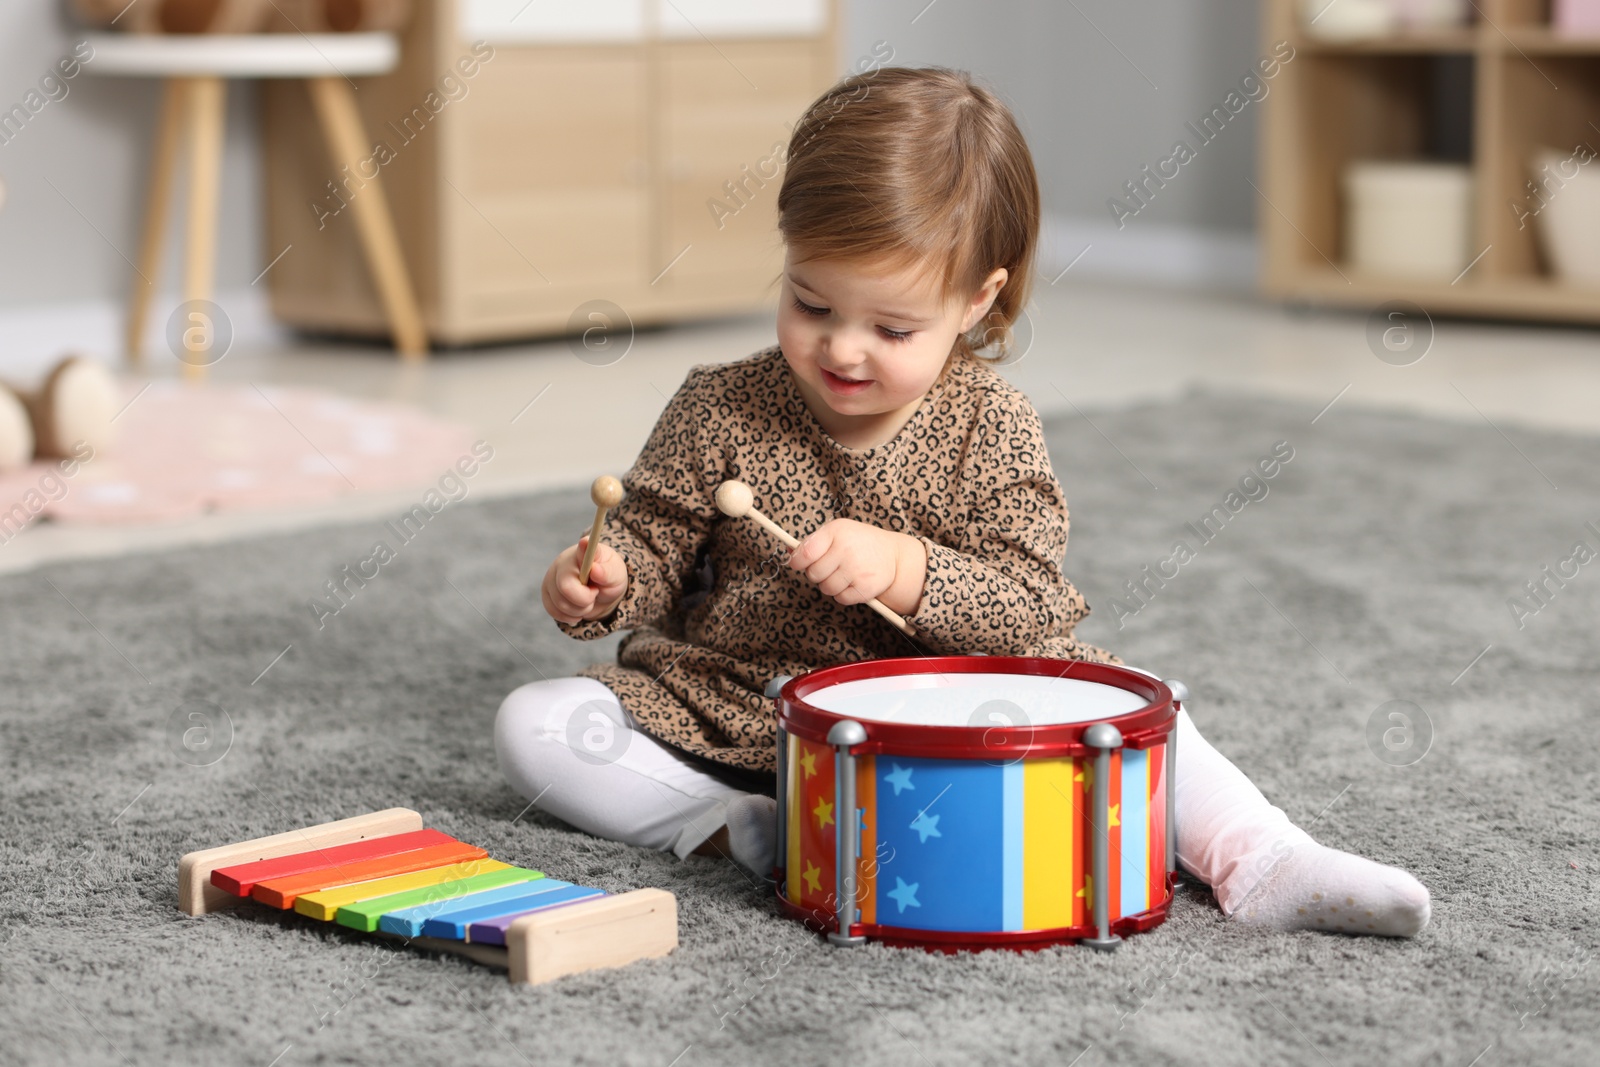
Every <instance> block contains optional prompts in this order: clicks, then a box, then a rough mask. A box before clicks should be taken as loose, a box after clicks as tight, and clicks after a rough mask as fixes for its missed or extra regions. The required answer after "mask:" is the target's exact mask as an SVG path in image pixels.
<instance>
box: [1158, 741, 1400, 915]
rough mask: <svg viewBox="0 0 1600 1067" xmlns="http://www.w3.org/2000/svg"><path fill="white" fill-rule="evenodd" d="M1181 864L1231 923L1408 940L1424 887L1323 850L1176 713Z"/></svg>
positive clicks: (1345, 855)
mask: <svg viewBox="0 0 1600 1067" xmlns="http://www.w3.org/2000/svg"><path fill="white" fill-rule="evenodd" d="M1177 735H1178V756H1177V774H1176V777H1175V781H1174V788H1175V789H1176V790H1177V797H1176V800H1177V812H1176V815H1177V822H1178V841H1177V845H1178V859H1179V861H1180V862H1181V863H1182V864H1183V866H1184V868H1185V869H1186V870H1188V871H1190V872H1192V873H1193V874H1194V875H1195V876H1196V877H1198V878H1199V879H1200V880H1201V881H1202V882H1205V883H1206V884H1207V885H1209V886H1210V887H1211V888H1212V891H1213V892H1215V893H1216V895H1217V903H1218V904H1219V905H1221V907H1222V910H1223V912H1224V913H1225V914H1227V915H1230V916H1232V917H1233V918H1234V919H1235V920H1236V921H1239V922H1244V923H1254V924H1260V925H1263V926H1270V927H1272V928H1274V929H1279V930H1327V931H1333V932H1338V933H1346V934H1382V935H1385V936H1388V937H1414V936H1415V935H1416V934H1417V933H1418V932H1419V931H1420V930H1421V929H1422V928H1423V927H1424V926H1426V925H1427V923H1428V913H1429V902H1428V890H1427V889H1426V888H1425V887H1424V886H1423V885H1422V883H1421V882H1418V881H1417V880H1416V879H1415V878H1413V877H1412V876H1411V875H1409V874H1407V873H1406V872H1405V871H1402V870H1400V869H1399V868H1397V867H1386V866H1384V865H1383V864H1381V863H1374V862H1373V861H1372V860H1369V859H1364V858H1363V857H1361V856H1356V855H1352V854H1351V853H1349V852H1341V851H1340V850H1339V849H1336V848H1328V847H1327V846H1326V845H1319V844H1318V843H1317V842H1315V841H1313V840H1312V839H1311V835H1310V834H1307V833H1306V832H1305V831H1304V830H1302V829H1300V828H1299V827H1298V826H1296V825H1294V823H1293V822H1292V821H1291V820H1290V819H1289V816H1288V815H1286V814H1285V813H1284V812H1283V809H1281V808H1278V807H1276V806H1274V805H1273V804H1272V803H1271V802H1270V801H1268V800H1267V798H1266V797H1264V796H1262V795H1261V791H1260V790H1259V789H1257V788H1256V787H1255V785H1254V784H1252V783H1251V781H1250V779H1249V778H1247V777H1246V776H1245V774H1244V772H1242V771H1241V770H1239V768H1237V767H1235V766H1234V765H1233V764H1232V763H1231V762H1229V760H1228V759H1227V757H1225V756H1223V755H1222V753H1220V752H1218V751H1217V750H1216V749H1215V748H1213V747H1212V746H1211V745H1210V744H1209V743H1208V742H1207V741H1206V740H1205V738H1203V737H1201V736H1200V733H1199V731H1198V730H1196V729H1195V728H1194V723H1193V721H1192V720H1191V719H1190V718H1189V713H1188V711H1183V712H1181V713H1180V714H1179V716H1178V725H1177Z"/></svg>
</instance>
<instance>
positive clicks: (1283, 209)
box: [1259, 0, 1600, 323]
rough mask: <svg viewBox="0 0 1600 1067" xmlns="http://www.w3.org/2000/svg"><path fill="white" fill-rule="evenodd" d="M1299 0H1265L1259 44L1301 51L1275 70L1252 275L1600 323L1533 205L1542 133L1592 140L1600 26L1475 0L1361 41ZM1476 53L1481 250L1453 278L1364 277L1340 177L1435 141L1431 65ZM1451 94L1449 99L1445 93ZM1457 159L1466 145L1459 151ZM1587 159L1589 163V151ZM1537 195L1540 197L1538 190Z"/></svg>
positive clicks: (1598, 111) (1541, 6)
mask: <svg viewBox="0 0 1600 1067" xmlns="http://www.w3.org/2000/svg"><path fill="white" fill-rule="evenodd" d="M1300 8H1301V5H1300V4H1299V3H1298V2H1296V0H1266V3H1265V4H1264V9H1263V10H1264V37H1263V42H1264V47H1265V51H1266V52H1269V53H1270V51H1271V49H1272V47H1273V46H1274V45H1275V44H1276V43H1277V42H1280V41H1285V40H1287V41H1289V42H1290V43H1291V44H1292V45H1293V46H1294V48H1295V57H1294V59H1293V60H1292V61H1290V62H1289V63H1286V64H1284V66H1283V68H1282V69H1281V71H1280V72H1279V74H1278V76H1277V77H1276V78H1275V79H1273V82H1272V92H1273V93H1274V95H1275V97H1276V99H1275V101H1274V102H1273V105H1271V106H1268V107H1267V108H1266V109H1265V110H1266V115H1265V117H1264V123H1265V125H1264V130H1263V139H1262V153H1261V161H1260V179H1259V183H1260V190H1261V193H1262V197H1261V202H1260V204H1259V219H1260V233H1261V248H1262V275H1261V288H1262V291H1263V292H1264V293H1266V294H1267V295H1269V296H1272V297H1276V298H1279V299H1283V300H1289V301H1298V302H1304V303H1309V304H1322V305H1337V306H1356V307H1375V306H1377V305H1378V304H1381V303H1384V302H1386V301H1390V300H1409V301H1411V302H1413V303H1415V304H1418V305H1420V306H1421V307H1423V308H1424V309H1426V310H1427V311H1428V312H1429V313H1430V314H1431V313H1435V312H1437V313H1442V314H1456V315H1482V316H1489V317H1508V318H1525V319H1546V320H1555V321H1569V322H1584V323H1600V288H1580V287H1577V286H1571V285H1563V284H1561V283H1560V282H1559V281H1558V280H1556V279H1555V278H1554V277H1552V276H1551V274H1550V271H1549V268H1548V265H1547V264H1545V263H1544V262H1543V259H1542V257H1541V255H1540V252H1539V247H1538V243H1537V236H1536V233H1535V225H1536V220H1534V219H1532V218H1528V219H1525V220H1521V224H1520V225H1519V219H1518V214H1517V212H1516V210H1515V208H1514V205H1517V204H1523V205H1527V204H1529V203H1530V201H1529V200H1528V199H1527V190H1526V183H1527V181H1528V179H1529V177H1530V170H1529V166H1528V160H1529V157H1530V155H1531V154H1532V153H1533V151H1534V150H1535V149H1537V148H1539V147H1541V146H1546V145H1548V146H1550V147H1556V148H1563V149H1567V150H1570V149H1571V148H1572V147H1573V146H1574V145H1576V144H1578V143H1579V142H1584V143H1587V144H1588V145H1590V146H1591V147H1593V148H1595V149H1597V150H1600V36H1597V37H1593V38H1573V37H1566V36H1561V35H1558V34H1556V33H1554V32H1552V31H1551V29H1550V28H1549V26H1548V23H1547V19H1548V5H1547V3H1546V2H1544V0H1479V2H1478V4H1477V8H1478V10H1479V12H1481V14H1479V15H1478V16H1477V17H1476V18H1477V20H1476V21H1475V22H1474V23H1473V24H1472V25H1470V26H1467V27H1463V28H1460V29H1451V30H1441V31H1433V32H1428V33H1414V34H1397V35H1394V36H1390V37H1384V38H1380V39H1371V40H1362V41H1338V42H1335V41H1326V40H1320V39H1318V38H1316V37H1314V36H1310V35H1308V34H1306V33H1305V32H1304V30H1303V29H1302V27H1301V23H1300ZM1447 57H1459V58H1457V59H1456V60H1455V61H1454V62H1456V63H1458V64H1460V63H1465V64H1468V65H1469V66H1470V71H1471V78H1470V89H1469V90H1466V93H1467V95H1470V97H1471V100H1470V102H1461V101H1458V103H1465V104H1467V106H1470V109H1471V125H1470V138H1468V140H1470V148H1469V149H1468V150H1467V153H1466V156H1465V157H1464V158H1461V161H1470V163H1471V164H1472V168H1473V178H1474V197H1475V211H1474V234H1473V241H1474V246H1473V247H1474V248H1475V249H1477V250H1478V251H1480V252H1482V256H1481V258H1479V259H1478V260H1477V261H1476V262H1475V263H1474V264H1473V265H1472V266H1471V267H1470V269H1468V270H1467V271H1465V272H1464V273H1463V275H1462V276H1461V277H1460V278H1459V279H1457V280H1456V281H1455V282H1453V283H1446V282H1438V283H1426V282H1424V283H1417V282H1412V281H1408V280H1405V279H1393V278H1384V277H1375V276H1370V275H1363V274H1361V272H1359V271H1357V270H1355V269H1353V268H1351V267H1350V266H1348V265H1346V263H1345V256H1344V248H1343V243H1344V241H1343V216H1342V212H1343V207H1344V205H1343V198H1342V194H1341V175H1342V174H1343V171H1344V168H1345V165H1346V164H1348V163H1350V162H1352V161H1354V160H1358V159H1429V158H1434V159H1438V158H1453V157H1449V156H1441V155H1439V154H1438V146H1437V141H1438V137H1437V131H1436V130H1434V129H1432V124H1433V123H1436V122H1437V121H1438V115H1439V103H1440V102H1439V100H1438V99H1437V94H1438V88H1437V87H1438V85H1439V83H1440V80H1439V78H1438V77H1437V76H1436V70H1437V68H1438V65H1439V64H1440V62H1441V61H1444V60H1446V58H1447ZM1446 103H1448V101H1447V102H1446ZM1454 158H1460V157H1454ZM1591 165H1594V164H1591ZM1532 203H1534V204H1536V203H1537V202H1536V201H1535V202H1532Z"/></svg>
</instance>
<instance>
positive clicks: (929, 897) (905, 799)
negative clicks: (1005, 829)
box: [876, 755, 1005, 931]
mask: <svg viewBox="0 0 1600 1067" xmlns="http://www.w3.org/2000/svg"><path fill="white" fill-rule="evenodd" d="M876 762H877V768H876V773H877V778H878V781H877V794H878V820H877V838H878V856H879V858H880V866H879V870H878V878H877V886H878V922H879V923H882V924H883V925H885V926H904V927H910V928H912V929H917V930H963V931H983V930H1002V929H1005V925H1004V924H1005V910H1004V897H1005V889H1004V885H1005V878H1004V871H1003V865H1004V862H1005V854H1004V849H1005V841H1004V834H1002V833H1001V832H1000V828H1001V827H1002V826H1003V825H1004V822H1005V818H1004V816H1005V789H1004V770H1005V768H1003V767H996V766H991V765H989V764H988V763H985V762H983V761H981V760H932V759H907V758H903V757H899V756H888V755H881V756H879V757H878V758H877V761H876Z"/></svg>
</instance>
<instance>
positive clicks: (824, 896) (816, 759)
mask: <svg viewBox="0 0 1600 1067" xmlns="http://www.w3.org/2000/svg"><path fill="white" fill-rule="evenodd" d="M798 740H799V742H800V745H799V748H800V758H799V761H798V764H799V766H798V767H797V773H796V775H795V790H796V795H795V796H794V797H792V799H794V800H795V801H796V802H797V803H798V804H799V813H800V896H799V898H798V900H797V903H799V904H800V905H802V906H803V907H805V908H806V909H808V910H811V911H814V912H815V914H816V917H817V918H818V919H825V918H831V917H832V916H833V913H834V897H835V895H836V886H835V882H834V871H835V870H836V867H835V863H834V856H835V853H834V848H835V841H836V838H835V836H834V835H835V832H836V830H837V829H838V824H839V820H838V814H837V813H836V812H835V811H834V810H833V807H834V788H833V782H834V773H833V771H834V766H833V748H832V747H831V746H829V745H821V744H817V743H816V742H814V741H807V740H806V739H805V738H799V739H798Z"/></svg>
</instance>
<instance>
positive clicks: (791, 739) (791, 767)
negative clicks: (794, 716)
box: [778, 734, 805, 903]
mask: <svg viewBox="0 0 1600 1067" xmlns="http://www.w3.org/2000/svg"><path fill="white" fill-rule="evenodd" d="M787 742H788V745H789V752H788V758H787V759H785V760H784V768H785V770H786V772H787V775H788V778H789V780H788V781H787V782H780V783H778V787H779V788H780V789H783V790H784V791H785V793H784V795H785V797H786V798H787V800H788V809H787V811H786V812H785V814H787V815H788V817H789V829H788V838H789V856H788V860H787V863H786V864H785V866H786V868H787V870H786V877H785V879H784V881H785V882H787V883H788V885H787V895H788V898H789V899H790V900H792V901H794V902H796V903H798V902H799V900H800V874H801V872H800V816H801V812H800V809H801V806H802V805H801V801H802V800H804V799H805V797H804V792H803V790H801V789H800V788H799V782H800V781H801V777H800V739H799V738H798V737H796V736H795V735H794V734H789V735H788V737H787Z"/></svg>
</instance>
